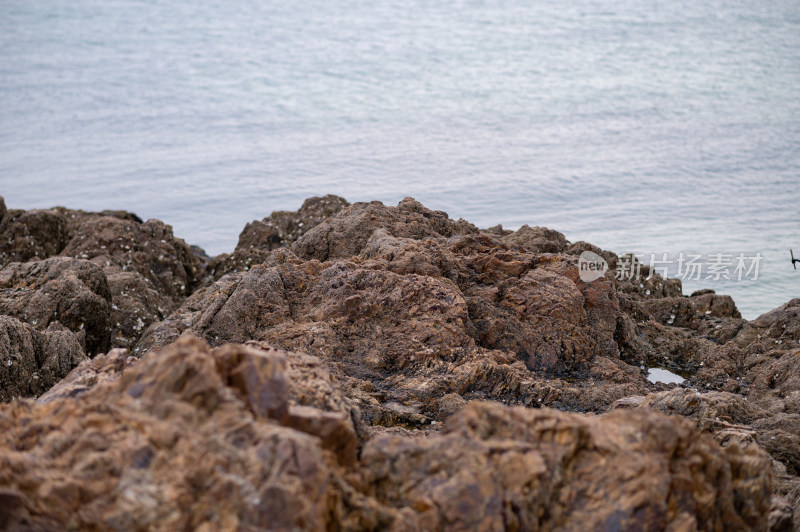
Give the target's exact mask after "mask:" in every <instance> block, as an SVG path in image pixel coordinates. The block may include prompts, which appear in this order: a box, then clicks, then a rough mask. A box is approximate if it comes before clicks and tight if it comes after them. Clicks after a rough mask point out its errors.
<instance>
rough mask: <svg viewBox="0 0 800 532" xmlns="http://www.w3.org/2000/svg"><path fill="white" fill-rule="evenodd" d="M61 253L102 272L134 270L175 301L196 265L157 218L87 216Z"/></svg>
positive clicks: (185, 292) (187, 285)
mask: <svg viewBox="0 0 800 532" xmlns="http://www.w3.org/2000/svg"><path fill="white" fill-rule="evenodd" d="M62 255H64V256H69V257H74V258H78V259H86V260H91V261H92V262H95V263H96V264H98V265H100V266H101V267H103V268H104V269H106V271H109V270H111V271H115V270H117V269H118V270H120V271H123V272H135V273H138V274H139V275H141V276H142V277H144V278H145V279H146V280H147V281H148V282H150V283H151V285H152V287H153V289H155V290H156V291H158V292H159V293H161V294H163V295H164V296H165V297H167V298H169V299H170V300H172V301H174V302H176V303H177V302H180V301H182V300H183V299H184V298H185V297H186V296H187V295H188V294H189V293H190V291H191V285H192V282H193V281H194V280H195V278H196V276H197V274H198V268H199V261H198V259H197V258H196V257H195V255H194V253H192V250H191V248H190V247H189V246H188V245H187V244H186V243H185V242H184V241H183V240H181V239H178V238H175V237H174V236H173V234H172V228H171V227H170V226H168V225H166V224H164V223H162V222H159V221H158V220H148V221H147V222H145V223H142V224H140V223H136V222H134V221H129V220H123V219H119V218H114V217H110V216H103V217H92V218H89V219H87V220H86V221H84V222H83V223H81V225H80V226H79V227H78V229H77V230H76V232H75V236H74V237H73V238H72V240H71V241H70V243H69V244H68V245H67V247H66V248H65V249H64V250H63V251H62Z"/></svg>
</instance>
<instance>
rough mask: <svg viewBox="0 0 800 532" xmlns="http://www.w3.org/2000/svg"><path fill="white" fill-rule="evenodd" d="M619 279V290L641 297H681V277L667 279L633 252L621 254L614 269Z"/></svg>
mask: <svg viewBox="0 0 800 532" xmlns="http://www.w3.org/2000/svg"><path fill="white" fill-rule="evenodd" d="M614 275H615V277H616V279H617V280H618V281H619V291H620V292H623V293H625V294H630V295H632V296H635V297H638V298H641V299H658V298H665V297H669V298H671V297H680V296H681V295H682V290H683V289H682V283H681V280H680V279H669V278H667V279H665V278H664V277H663V276H662V275H661V274H660V273H658V272H657V271H652V269H651V268H650V266H647V265H646V264H642V263H641V262H640V261H639V259H638V258H637V257H636V256H635V255H633V254H626V255H620V256H619V257H618V258H617V267H616V270H615V271H614Z"/></svg>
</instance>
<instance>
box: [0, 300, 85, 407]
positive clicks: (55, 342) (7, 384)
mask: <svg viewBox="0 0 800 532" xmlns="http://www.w3.org/2000/svg"><path fill="white" fill-rule="evenodd" d="M85 359H86V355H84V352H83V349H82V347H81V345H80V343H79V342H78V339H77V338H76V337H75V335H74V334H73V333H71V332H70V331H68V330H67V329H65V328H64V327H62V326H60V325H58V324H57V323H53V324H51V325H50V326H49V327H48V328H47V329H46V330H44V331H39V330H37V329H36V328H34V327H32V326H30V325H28V324H27V323H22V322H20V321H19V320H17V319H15V318H12V317H10V316H4V315H0V402H7V401H11V400H12V399H15V398H17V397H36V396H38V395H40V394H41V393H43V392H44V391H45V390H47V389H49V388H50V387H51V386H53V385H54V384H55V383H56V382H58V381H59V380H60V379H61V378H63V377H64V376H65V375H67V373H69V371H70V370H71V369H72V368H74V367H75V366H77V365H78V364H79V363H80V362H81V361H83V360H85Z"/></svg>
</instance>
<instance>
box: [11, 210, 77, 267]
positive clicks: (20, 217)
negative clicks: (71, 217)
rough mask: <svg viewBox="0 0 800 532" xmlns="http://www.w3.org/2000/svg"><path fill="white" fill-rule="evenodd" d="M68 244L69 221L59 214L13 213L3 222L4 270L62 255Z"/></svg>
mask: <svg viewBox="0 0 800 532" xmlns="http://www.w3.org/2000/svg"><path fill="white" fill-rule="evenodd" d="M67 242H69V234H68V231H67V219H66V218H65V217H64V215H63V214H61V213H60V212H59V211H57V210H55V209H50V210H32V211H22V210H18V209H13V210H10V211H8V212H6V213H5V215H4V216H3V218H2V222H0V267H1V266H5V265H6V264H9V263H11V262H26V261H29V260H43V259H46V258H48V257H52V256H53V255H58V253H60V252H61V250H62V249H63V248H64V246H66V245H67Z"/></svg>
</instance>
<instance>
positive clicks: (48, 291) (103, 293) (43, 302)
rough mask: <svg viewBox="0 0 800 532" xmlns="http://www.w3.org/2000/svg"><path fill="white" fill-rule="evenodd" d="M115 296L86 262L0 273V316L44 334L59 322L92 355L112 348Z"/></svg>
mask: <svg viewBox="0 0 800 532" xmlns="http://www.w3.org/2000/svg"><path fill="white" fill-rule="evenodd" d="M110 303H111V292H110V290H109V286H108V281H107V280H106V277H105V275H103V272H102V270H101V269H100V268H99V267H98V266H96V265H95V264H92V263H91V262H88V261H86V260H78V259H70V258H66V257H52V258H49V259H47V260H42V261H35V262H27V263H21V262H14V263H11V264H8V265H6V266H5V268H3V269H2V270H0V314H6V315H9V316H14V317H16V318H18V319H20V320H22V321H25V322H26V323H30V324H31V325H33V326H34V327H36V328H37V329H39V330H45V329H46V328H47V327H48V326H49V325H50V324H51V323H56V322H58V323H60V324H61V325H63V326H65V327H67V328H68V329H69V330H71V331H73V332H74V333H75V334H77V335H78V337H79V338H80V340H81V343H82V344H84V345H85V349H86V352H87V353H88V354H90V355H93V354H96V353H101V352H103V351H106V350H107V349H108V348H109V345H110V329H109V326H110V323H109V321H110V310H111V309H110V306H111V305H110Z"/></svg>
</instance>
